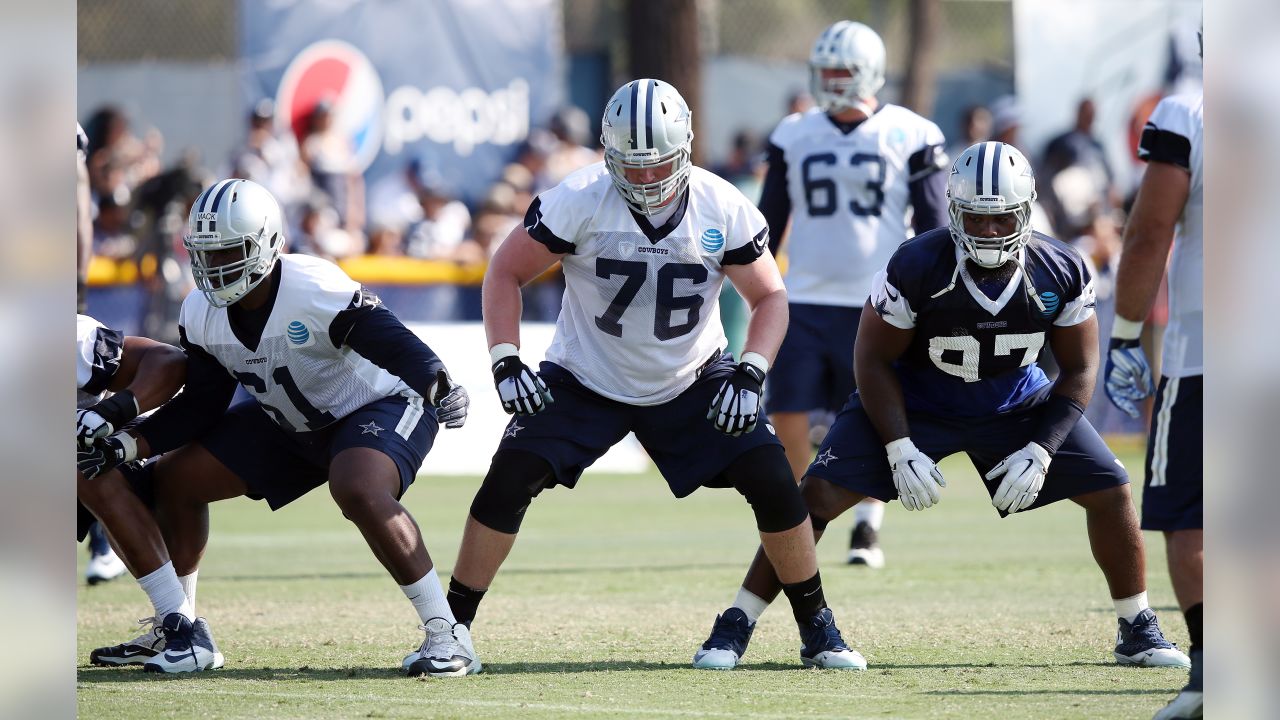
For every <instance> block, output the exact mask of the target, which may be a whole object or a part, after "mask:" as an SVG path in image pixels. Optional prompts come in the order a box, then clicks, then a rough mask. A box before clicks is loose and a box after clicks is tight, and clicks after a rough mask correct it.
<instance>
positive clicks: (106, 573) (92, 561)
mask: <svg viewBox="0 0 1280 720" xmlns="http://www.w3.org/2000/svg"><path fill="white" fill-rule="evenodd" d="M126 570H128V568H126V567H125V566H124V561H123V560H121V559H120V556H118V555H116V553H115V551H114V550H110V549H108V550H107V551H106V552H105V553H103V554H102V555H93V556H91V557H90V558H89V565H88V566H87V567H85V569H84V579H85V580H86V581H88V583H89V584H90V585H97V584H98V583H104V582H108V581H110V580H115V579H116V578H118V577H120V576H121V575H123V574H124V573H125V571H126Z"/></svg>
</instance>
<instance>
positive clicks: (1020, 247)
mask: <svg viewBox="0 0 1280 720" xmlns="http://www.w3.org/2000/svg"><path fill="white" fill-rule="evenodd" d="M947 196H948V199H949V211H950V223H949V226H948V227H945V228H938V229H936V230H932V231H929V232H927V233H924V234H923V235H920V236H917V237H916V238H914V239H912V240H909V241H907V242H906V243H905V244H903V245H902V247H901V248H899V249H898V251H897V252H896V253H894V255H893V258H892V259H890V261H889V264H888V266H887V267H886V268H885V269H884V270H883V271H881V272H879V273H878V274H877V275H876V278H875V280H874V282H873V285H872V289H871V297H870V298H869V299H868V301H867V304H866V306H865V307H864V311H863V313H862V317H861V323H860V327H859V329H858V340H857V345H856V347H855V350H854V356H855V360H854V366H855V370H856V373H857V381H858V390H857V391H855V392H854V393H853V394H852V395H851V396H850V398H849V401H848V403H846V404H845V407H844V409H843V410H841V411H840V414H839V415H838V416H837V418H836V421H835V423H834V424H833V425H832V428H831V430H830V432H829V433H828V435H827V437H826V439H825V440H824V441H823V443H822V446H821V448H820V449H819V451H818V455H817V458H816V459H815V460H814V462H813V463H812V464H811V465H810V466H809V468H808V471H807V473H806V476H805V478H804V481H803V484H802V490H803V494H804V497H805V500H806V502H807V503H808V506H809V512H810V515H811V517H812V518H813V523H814V530H815V532H816V533H819V534H820V533H821V532H822V529H823V528H824V527H826V525H827V524H828V523H829V522H830V521H831V520H833V519H835V518H836V517H838V516H839V515H840V514H841V513H843V512H844V511H846V510H848V509H849V508H850V507H852V506H853V505H854V504H855V503H857V502H858V501H860V500H862V499H863V498H865V497H875V498H878V499H880V500H884V501H889V500H892V499H895V498H896V499H898V500H899V501H901V502H902V504H903V505H904V506H905V507H906V508H907V509H908V510H924V509H926V508H929V507H932V506H933V505H935V504H937V503H938V501H939V500H940V499H941V490H942V489H943V488H944V487H945V481H944V479H943V477H942V473H941V472H940V471H939V470H938V467H937V465H936V463H937V462H938V461H940V460H942V458H944V457H946V456H948V455H952V454H954V453H957V452H964V453H966V454H967V455H968V456H969V459H970V461H971V462H972V463H973V465H974V467H975V468H976V469H977V470H978V472H979V474H981V475H982V477H983V478H984V479H985V481H986V485H987V491H988V493H990V495H991V498H992V504H993V505H995V507H996V509H997V510H998V511H999V512H1000V515H1001V516H1002V517H1003V516H1006V515H1009V514H1012V513H1016V512H1025V511H1027V510H1034V509H1036V508H1039V507H1043V506H1045V505H1048V504H1049V503H1052V502H1056V501H1058V500H1062V499H1066V498H1069V499H1071V500H1072V501H1074V502H1075V503H1077V504H1078V505H1080V506H1082V507H1083V508H1084V509H1085V513H1086V516H1087V518H1088V532H1089V541H1090V545H1091V547H1092V549H1093V554H1094V558H1095V559H1096V561H1097V562H1098V565H1099V567H1100V568H1101V569H1102V572H1103V575H1104V576H1105V577H1106V580H1107V584H1108V586H1109V589H1110V591H1111V597H1112V599H1113V600H1114V602H1115V608H1116V613H1117V615H1118V616H1119V633H1118V639H1117V644H1116V648H1115V658H1116V660H1117V662H1120V663H1122V664H1134V665H1144V666H1154V665H1176V666H1187V665H1189V663H1190V661H1189V660H1188V658H1187V656H1186V655H1184V654H1183V653H1181V652H1179V651H1178V650H1177V649H1176V648H1175V647H1174V646H1173V645H1172V644H1171V643H1169V642H1167V641H1166V640H1165V639H1164V637H1163V635H1162V633H1161V632H1160V627H1159V625H1158V623H1157V622H1156V617H1155V615H1154V613H1152V611H1151V610H1150V608H1149V607H1148V605H1147V599H1146V592H1145V568H1144V550H1143V544H1142V534H1141V532H1140V531H1139V529H1138V523H1137V517H1136V514H1135V512H1134V508H1133V502H1132V500H1131V498H1130V495H1129V487H1128V483H1129V478H1128V475H1126V473H1125V471H1124V468H1123V466H1122V465H1121V464H1120V463H1119V461H1118V460H1117V459H1116V456H1115V455H1114V454H1112V452H1111V451H1110V450H1109V449H1108V448H1107V446H1106V444H1105V443H1104V442H1103V440H1102V438H1101V437H1100V436H1099V435H1098V433H1097V432H1096V431H1095V430H1094V429H1093V427H1092V426H1091V425H1090V424H1089V422H1088V421H1087V420H1085V419H1083V418H1082V414H1083V412H1084V406H1085V404H1086V403H1087V402H1088V400H1089V397H1090V396H1091V395H1092V392H1093V385H1094V379H1095V377H1096V374H1097V367H1098V362H1099V352H1098V341H1097V332H1098V330H1097V318H1096V317H1094V303H1095V301H1094V289H1093V280H1092V278H1091V277H1090V275H1089V271H1088V270H1087V269H1086V267H1085V264H1084V262H1083V260H1082V258H1081V257H1080V255H1079V254H1078V253H1077V252H1076V251H1075V250H1074V249H1072V248H1071V247H1069V246H1067V245H1065V244H1063V243H1061V242H1058V241H1057V240H1054V239H1052V238H1050V237H1047V236H1045V235H1042V234H1040V233H1036V232H1033V231H1032V229H1031V225H1030V217H1031V203H1032V201H1033V200H1034V199H1035V179H1034V177H1033V175H1032V171H1031V167H1030V165H1029V164H1028V163H1027V161H1026V159H1025V158H1024V157H1023V156H1022V154H1021V153H1019V152H1018V151H1017V150H1016V149H1014V148H1013V146H1011V145H1006V144H1004V143H999V142H984V143H978V144H976V145H973V146H972V147H970V148H969V149H968V150H966V151H965V152H964V153H963V154H962V155H961V156H960V157H959V158H957V159H956V161H955V163H954V164H953V165H952V167H951V174H950V177H949V179H948V186H947ZM1046 342H1047V343H1048V344H1049V347H1050V349H1051V350H1052V352H1053V355H1054V358H1055V359H1056V360H1057V362H1058V365H1059V367H1060V370H1061V373H1060V375H1059V377H1058V379H1057V381H1056V382H1051V381H1050V380H1049V379H1048V377H1047V376H1046V375H1045V373H1044V371H1043V370H1041V369H1040V367H1039V366H1038V365H1037V364H1036V357H1037V355H1038V354H1039V352H1040V350H1041V348H1042V347H1043V346H1044V344H1045V343H1046ZM743 587H744V589H745V590H748V591H750V592H751V593H752V594H754V595H755V596H758V597H760V598H763V599H765V600H772V599H773V598H774V597H776V596H777V593H778V582H777V579H776V578H775V577H774V573H773V570H772V568H771V567H770V566H769V562H768V558H767V557H766V556H765V555H764V554H763V553H757V556H756V561H755V563H754V564H753V566H752V568H751V570H750V571H749V572H748V574H747V578H746V580H745V581H744V583H743Z"/></svg>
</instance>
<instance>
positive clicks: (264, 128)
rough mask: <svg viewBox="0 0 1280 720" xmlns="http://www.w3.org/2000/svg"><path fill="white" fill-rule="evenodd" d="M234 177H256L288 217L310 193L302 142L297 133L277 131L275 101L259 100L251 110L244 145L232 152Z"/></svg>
mask: <svg viewBox="0 0 1280 720" xmlns="http://www.w3.org/2000/svg"><path fill="white" fill-rule="evenodd" d="M231 177H239V178H244V179H246V180H252V181H254V182H256V183H258V184H259V185H262V186H263V187H265V188H266V189H268V190H270V191H271V194H272V195H274V196H275V198H276V201H277V202H279V203H280V209H281V210H282V211H283V212H284V213H285V216H286V217H289V216H291V215H293V213H294V212H296V210H297V208H298V206H299V205H300V204H301V203H302V202H303V201H304V200H305V199H306V197H307V195H308V194H309V193H310V191H311V178H310V175H309V173H308V171H307V166H306V165H304V164H303V162H302V158H301V157H299V155H298V143H297V141H296V140H295V139H294V137H293V133H290V132H284V133H278V132H276V129H275V103H274V102H272V101H271V100H269V99H266V98H264V99H262V100H259V101H258V103H257V104H256V105H254V106H253V110H252V111H250V113H249V128H248V132H247V134H246V136H245V141H244V144H243V145H241V146H240V147H238V148H236V149H235V150H234V151H233V152H232V153H231Z"/></svg>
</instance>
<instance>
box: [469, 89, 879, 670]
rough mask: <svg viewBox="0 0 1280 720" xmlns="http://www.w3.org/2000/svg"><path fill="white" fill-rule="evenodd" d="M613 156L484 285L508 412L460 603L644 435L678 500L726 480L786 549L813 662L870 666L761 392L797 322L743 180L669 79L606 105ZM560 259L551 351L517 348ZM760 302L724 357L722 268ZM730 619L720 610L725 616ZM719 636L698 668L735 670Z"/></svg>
mask: <svg viewBox="0 0 1280 720" xmlns="http://www.w3.org/2000/svg"><path fill="white" fill-rule="evenodd" d="M602 127H603V134H602V137H601V141H602V143H603V145H604V147H605V160H604V161H603V162H599V163H595V164H594V165H588V166H587V167H584V168H582V169H580V170H578V171H577V172H575V173H573V174H571V175H569V176H568V177H566V178H565V179H564V180H563V181H562V182H561V183H560V184H559V185H557V186H555V187H554V188H551V189H549V190H547V191H546V192H543V193H541V194H540V195H539V196H538V197H537V199H536V200H534V202H533V204H532V205H531V206H530V208H529V212H528V213H527V214H526V215H525V221H524V225H523V226H522V227H517V228H516V229H514V230H513V231H512V232H511V235H510V236H509V237H508V238H507V240H505V241H504V242H503V243H502V246H501V247H500V248H499V249H498V253H497V255H495V256H494V259H493V263H492V264H491V265H490V266H489V271H488V273H487V274H486V275H485V280H484V324H485V331H486V333H487V335H488V340H489V343H490V350H489V352H490V357H491V359H492V360H493V376H494V382H495V385H496V386H497V389H498V394H499V396H500V397H501V398H502V403H503V408H504V409H505V410H506V411H507V412H509V413H512V414H514V415H515V417H513V418H512V420H511V422H510V423H509V424H508V425H507V429H506V432H505V433H504V434H503V438H502V442H501V443H500V444H499V446H498V451H497V452H496V453H495V454H494V456H493V463H492V465H491V466H490V468H489V472H488V474H487V475H486V476H485V479H484V482H483V483H482V484H481V487H480V489H479V490H478V491H477V493H476V497H475V500H474V501H473V502H472V504H471V511H470V516H469V517H468V518H467V525H466V530H465V532H464V534H463V538H462V547H461V549H460V550H459V553H458V561H457V563H455V565H454V569H453V577H452V578H451V579H450V582H449V602H450V604H451V605H452V606H453V608H454V613H455V615H456V616H457V618H458V619H459V620H460V621H463V622H466V623H470V622H471V621H472V620H473V619H474V618H475V616H476V612H477V608H478V606H479V603H480V602H481V599H482V598H483V597H484V595H485V593H486V592H487V591H488V590H489V588H490V585H491V583H492V582H493V580H494V578H495V577H496V575H497V573H498V569H499V568H500V567H501V565H502V562H503V561H504V560H505V559H506V557H507V554H508V553H509V552H510V551H511V548H512V547H513V546H514V545H515V541H516V536H517V533H518V532H519V530H520V525H521V523H522V521H523V520H524V515H525V511H526V510H527V508H528V507H529V505H530V504H531V503H532V501H533V499H534V498H535V497H537V496H538V495H539V494H540V493H541V492H542V491H543V490H545V489H547V488H550V487H554V486H557V485H563V486H567V487H570V488H572V487H574V486H575V485H576V484H577V483H578V481H579V479H580V478H581V476H582V473H583V471H584V470H585V469H586V468H587V467H589V466H590V465H591V464H592V463H593V462H595V460H596V459H597V458H599V457H600V456H601V455H603V454H604V453H605V452H606V451H607V450H608V449H609V448H610V447H611V446H613V445H614V444H616V443H617V442H619V441H620V440H622V439H623V438H624V437H626V435H627V433H628V432H631V431H634V432H635V434H636V437H637V438H638V439H639V441H640V443H641V445H643V446H644V448H645V450H646V451H647V452H648V453H649V455H650V456H651V457H652V458H653V460H654V462H655V463H656V464H657V466H658V469H659V471H660V472H661V473H662V475H663V478H664V479H665V480H666V481H667V484H668V486H669V487H670V489H671V492H672V494H674V495H675V496H676V497H685V496H686V495H689V494H690V493H692V492H694V491H696V490H697V489H698V488H700V487H704V486H705V487H721V488H724V487H733V488H735V489H736V490H737V491H738V492H739V493H741V494H742V495H743V496H744V497H745V498H746V499H747V502H748V503H750V504H751V507H752V510H753V513H754V515H755V520H756V529H757V530H758V531H759V534H760V538H761V541H762V544H763V546H764V547H765V548H766V549H767V552H768V553H769V554H770V556H771V557H773V558H774V559H775V561H777V564H778V568H779V574H780V575H781V576H782V580H781V583H782V584H781V585H780V588H781V590H782V591H783V592H785V593H786V596H787V599H788V600H789V601H790V603H791V611H792V614H793V616H794V618H795V620H796V623H797V626H798V630H799V632H800V636H801V643H802V644H801V648H800V656H801V661H802V662H803V663H804V664H805V665H806V666H818V667H824V668H845V669H862V668H865V667H866V662H865V660H863V658H862V656H861V655H860V654H859V653H857V652H856V651H855V650H853V649H852V648H850V647H849V646H848V645H846V644H845V641H844V639H843V638H842V637H841V635H840V631H839V629H838V628H837V627H836V623H835V617H834V615H833V614H832V611H831V609H830V608H828V607H827V606H826V600H825V598H824V596H823V593H822V580H821V576H820V575H819V573H818V565H817V559H816V557H815V555H814V545H813V542H812V540H813V534H812V531H811V530H810V527H809V519H808V516H807V513H806V511H805V507H804V502H803V500H801V498H800V492H799V490H798V488H797V487H796V484H795V481H794V478H793V477H792V475H791V471H790V469H789V467H788V466H787V460H786V455H785V454H784V453H783V450H782V446H781V445H780V444H779V443H778V440H777V438H776V437H774V434H773V432H772V428H770V427H768V424H767V423H765V422H761V421H760V420H761V418H760V412H761V411H760V406H761V403H760V395H761V386H762V384H763V382H764V378H765V374H766V372H767V371H768V369H769V362H770V360H771V359H772V356H773V355H774V353H775V352H776V351H777V348H778V344H779V343H780V342H781V341H782V336H783V334H784V333H785V331H786V325H787V305H786V290H785V289H784V288H783V285H782V278H781V277H780V275H779V273H778V268H777V265H776V264H775V263H774V260H773V256H772V255H771V254H769V252H768V251H767V244H768V228H767V227H766V225H765V222H764V218H763V217H761V216H760V213H759V211H758V210H756V208H755V207H754V206H753V205H752V204H751V203H750V202H749V201H748V200H747V199H746V198H745V197H743V195H742V193H741V192H739V191H738V190H737V189H736V188H735V187H734V186H733V185H731V184H729V183H728V182H726V181H725V180H723V179H721V178H719V177H716V176H715V175H713V174H712V173H710V172H707V171H706V170H704V169H702V168H700V167H697V166H695V165H694V164H693V162H692V159H691V147H692V145H691V143H692V139H693V130H692V115H691V113H690V111H689V107H688V105H686V104H685V101H684V98H682V97H681V96H680V93H679V92H678V91H677V90H676V89H675V88H674V87H672V86H671V85H669V84H667V83H665V82H661V81H658V80H652V79H649V78H643V79H639V80H634V81H632V82H629V83H627V84H626V85H623V86H622V87H621V88H618V90H617V91H616V92H615V93H614V94H613V96H612V97H611V98H610V99H609V102H608V104H607V105H606V106H605V111H604V117H603V118H602ZM557 261H559V262H560V263H561V264H562V266H563V268H564V274H565V288H566V289H565V296H564V307H563V309H562V310H561V312H560V317H559V318H558V320H557V323H556V334H555V338H554V340H553V341H552V344H551V347H550V348H548V350H547V354H546V360H545V361H544V362H543V363H542V364H541V366H540V367H539V369H538V370H537V371H535V370H534V369H532V368H530V367H529V366H527V365H525V364H524V362H523V361H522V360H521V358H520V354H519V342H520V287H521V285H523V284H525V283H527V282H529V281H530V280H532V279H533V278H535V277H537V276H538V275H539V274H541V273H542V272H543V271H545V270H546V269H547V268H548V267H550V266H551V265H553V264H554V263H556V262H557ZM726 278H727V279H728V280H729V281H730V282H732V283H733V286H734V288H736V289H737V290H738V291H739V292H740V293H741V294H742V296H743V299H744V300H746V302H747V305H748V306H749V307H750V308H751V319H750V322H749V324H748V330H747V339H746V342H745V344H744V348H743V349H744V352H743V353H742V357H741V358H739V359H737V360H735V359H734V357H733V356H732V355H731V354H729V353H726V352H725V345H726V341H725V334H724V329H723V327H722V326H721V324H720V319H719V318H720V314H719V312H718V308H717V303H718V301H719V297H720V290H721V287H722V286H723V283H724V281H725V279H726ZM721 620H728V618H717V626H719V625H721ZM722 637H723V636H722V635H720V634H717V633H716V632H713V634H712V638H713V641H708V644H707V645H704V646H703V648H702V649H701V650H699V651H697V653H696V655H695V657H694V666H695V667H700V668H709V669H729V668H732V667H733V666H734V665H736V664H737V660H738V657H739V654H735V653H734V652H733V650H732V648H731V647H725V646H722V645H721V643H720V639H721V638H722Z"/></svg>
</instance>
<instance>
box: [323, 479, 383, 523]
mask: <svg viewBox="0 0 1280 720" xmlns="http://www.w3.org/2000/svg"><path fill="white" fill-rule="evenodd" d="M329 495H330V496H331V497H332V498H333V502H334V503H335V504H336V505H337V506H338V509H339V510H341V511H342V516H343V517H345V518H346V519H348V520H351V521H353V522H354V521H356V520H359V519H360V518H363V517H367V516H368V515H369V513H370V512H371V511H372V510H373V507H374V505H375V503H376V499H375V498H374V492H373V490H371V489H370V488H369V486H368V485H367V484H366V483H364V482H361V481H360V478H358V477H335V478H331V479H330V480H329Z"/></svg>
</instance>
